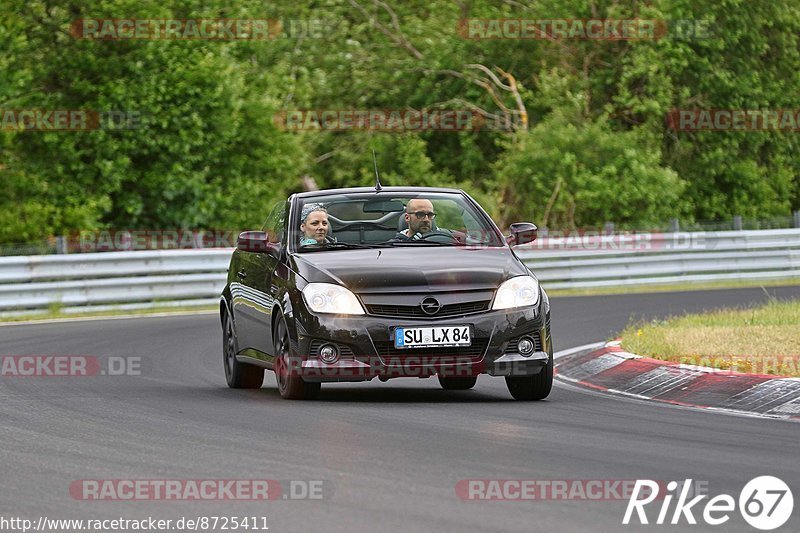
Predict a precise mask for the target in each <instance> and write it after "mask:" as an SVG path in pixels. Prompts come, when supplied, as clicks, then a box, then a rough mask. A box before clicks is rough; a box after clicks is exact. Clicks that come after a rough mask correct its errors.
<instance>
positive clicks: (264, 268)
mask: <svg viewBox="0 0 800 533" xmlns="http://www.w3.org/2000/svg"><path fill="white" fill-rule="evenodd" d="M287 205H288V204H287V202H286V201H281V202H279V203H276V204H275V205H274V206H273V207H272V210H271V211H270V214H269V217H267V221H266V222H265V224H264V228H263V229H264V231H266V232H267V238H268V240H269V242H271V243H275V244H278V245H279V246H280V247H282V246H283V245H284V244H285V243H283V239H284V233H285V231H284V230H285V224H284V218H285V215H286V210H287ZM278 264H279V260H278V259H277V258H276V257H275V256H273V255H271V254H269V253H266V252H241V257H240V261H239V270H238V271H237V273H236V276H237V279H238V285H239V286H238V287H237V289H238V290H237V291H236V292H237V293H238V295H239V296H240V297H238V298H234V316H235V317H236V333H237V335H238V338H239V348H240V349H242V348H251V349H254V350H257V351H258V352H260V353H258V354H255V355H258V356H259V357H261V358H263V359H265V360H271V359H272V358H271V357H267V356H266V354H269V353H271V352H272V330H271V323H272V322H271V318H272V307H273V306H274V305H275V297H276V295H277V287H276V286H275V285H274V284H273V282H272V281H273V280H272V278H273V275H274V272H275V270H276V268H277V266H278ZM232 292H233V289H232Z"/></svg>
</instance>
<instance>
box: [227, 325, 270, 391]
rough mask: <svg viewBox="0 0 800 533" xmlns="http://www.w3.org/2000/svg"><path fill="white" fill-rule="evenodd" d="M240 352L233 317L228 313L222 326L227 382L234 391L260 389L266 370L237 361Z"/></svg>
mask: <svg viewBox="0 0 800 533" xmlns="http://www.w3.org/2000/svg"><path fill="white" fill-rule="evenodd" d="M238 351H239V350H238V348H237V345H236V333H235V332H234V330H233V320H232V319H231V315H230V314H229V313H227V312H226V313H225V321H224V322H223V326H222V363H223V365H224V367H225V381H227V382H228V387H230V388H232V389H258V388H260V387H261V385H262V384H263V383H264V369H263V368H259V367H257V366H253V365H248V364H245V363H240V362H239V361H237V360H236V352H238Z"/></svg>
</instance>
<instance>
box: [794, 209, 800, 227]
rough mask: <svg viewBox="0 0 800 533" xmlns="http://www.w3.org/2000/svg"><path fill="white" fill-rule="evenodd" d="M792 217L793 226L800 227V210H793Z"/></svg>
mask: <svg viewBox="0 0 800 533" xmlns="http://www.w3.org/2000/svg"><path fill="white" fill-rule="evenodd" d="M793 218H794V227H795V228H800V211H795V212H794V213H793Z"/></svg>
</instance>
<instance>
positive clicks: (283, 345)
mask: <svg viewBox="0 0 800 533" xmlns="http://www.w3.org/2000/svg"><path fill="white" fill-rule="evenodd" d="M274 338H275V381H277V382H278V392H280V393H281V397H283V398H285V399H287V400H313V399H314V398H315V397H316V396H317V395H318V394H319V391H320V388H321V387H322V384H321V383H309V382H307V381H304V380H303V378H302V377H300V375H299V371H300V364H299V360H297V359H296V358H293V357H292V355H291V352H292V350H291V345H290V344H289V330H288V329H287V327H286V320H285V319H284V318H283V317H281V318H280V320H279V321H278V325H277V326H276V327H275V337H274Z"/></svg>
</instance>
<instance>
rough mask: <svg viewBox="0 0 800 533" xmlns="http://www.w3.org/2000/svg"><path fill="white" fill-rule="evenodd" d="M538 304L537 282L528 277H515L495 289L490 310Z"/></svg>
mask: <svg viewBox="0 0 800 533" xmlns="http://www.w3.org/2000/svg"><path fill="white" fill-rule="evenodd" d="M537 303H539V282H538V281H536V279H534V278H532V277H530V276H517V277H516V278H511V279H509V280H506V281H504V282H503V284H502V285H500V288H499V289H497V294H496V295H495V297H494V305H492V309H511V308H512V307H528V306H531V305H536V304H537Z"/></svg>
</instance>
